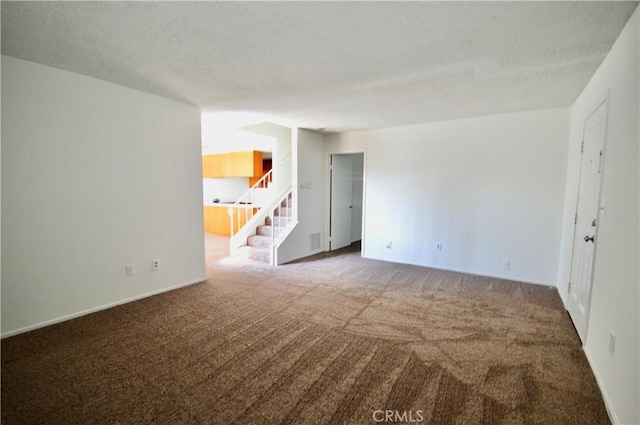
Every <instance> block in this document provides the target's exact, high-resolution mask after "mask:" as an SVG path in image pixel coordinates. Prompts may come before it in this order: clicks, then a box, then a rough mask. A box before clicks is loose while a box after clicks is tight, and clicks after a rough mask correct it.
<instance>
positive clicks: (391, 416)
mask: <svg viewBox="0 0 640 425" xmlns="http://www.w3.org/2000/svg"><path fill="white" fill-rule="evenodd" d="M373 420H374V421H376V422H387V423H394V422H405V423H406V422H422V421H423V420H424V417H423V416H422V410H416V411H415V412H414V411H413V410H402V411H400V410H374V411H373Z"/></svg>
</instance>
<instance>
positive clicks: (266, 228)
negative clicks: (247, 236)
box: [256, 224, 282, 237]
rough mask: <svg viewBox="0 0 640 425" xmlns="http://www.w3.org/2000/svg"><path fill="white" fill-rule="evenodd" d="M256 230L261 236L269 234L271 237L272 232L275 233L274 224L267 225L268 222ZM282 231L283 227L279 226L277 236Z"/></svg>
mask: <svg viewBox="0 0 640 425" xmlns="http://www.w3.org/2000/svg"><path fill="white" fill-rule="evenodd" d="M256 231H257V232H258V235H260V236H269V237H271V234H272V233H273V226H270V225H266V224H265V225H263V226H258V227H257V229H256ZM281 231H282V229H280V228H279V227H278V228H276V236H278V235H279V234H280V232H281Z"/></svg>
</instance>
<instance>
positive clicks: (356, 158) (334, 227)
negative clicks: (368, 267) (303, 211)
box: [328, 152, 364, 254]
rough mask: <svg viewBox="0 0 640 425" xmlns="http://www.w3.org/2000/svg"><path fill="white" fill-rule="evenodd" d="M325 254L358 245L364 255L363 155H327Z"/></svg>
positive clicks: (361, 153)
mask: <svg viewBox="0 0 640 425" xmlns="http://www.w3.org/2000/svg"><path fill="white" fill-rule="evenodd" d="M329 161H330V168H329V170H330V171H329V238H328V241H329V251H335V250H337V249H341V248H346V247H349V246H351V245H352V244H353V245H355V244H359V245H360V246H361V248H360V252H361V254H363V253H364V244H363V243H362V242H363V228H364V219H363V218H364V153H363V152H359V153H345V154H331V155H330V158H329Z"/></svg>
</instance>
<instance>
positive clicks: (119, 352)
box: [2, 236, 610, 425]
mask: <svg viewBox="0 0 640 425" xmlns="http://www.w3.org/2000/svg"><path fill="white" fill-rule="evenodd" d="M225 242H226V240H225V239H222V238H216V237H212V236H208V237H207V247H208V253H207V260H208V266H207V272H208V277H209V279H208V280H207V281H206V282H204V283H201V284H197V285H193V286H190V287H187V288H183V289H180V290H176V291H172V292H169V293H166V294H162V295H158V296H155V297H151V298H147V299H144V300H141V301H138V302H134V303H130V304H127V305H123V306H119V307H116V308H112V309H109V310H106V311H102V312H99V313H95V314H91V315H88V316H84V317H81V318H78V319H75V320H71V321H68V322H65V323H61V324H57V325H53V326H49V327H47V328H44V329H40V330H36V331H33V332H29V333H26V334H22V335H18V336H15V337H11V338H6V339H5V340H3V341H2V423H3V425H9V424H115V423H119V424H192V423H193V424H196V423H198V424H375V423H381V422H376V419H378V420H379V419H381V418H382V419H384V414H385V412H384V411H391V414H392V415H393V416H392V417H389V419H391V421H387V422H386V423H425V424H580V425H585V424H606V423H610V422H609V419H608V417H607V413H606V411H605V408H604V404H603V401H602V397H601V394H600V391H599V389H598V387H597V385H596V382H595V379H594V377H593V374H592V372H591V370H590V368H589V366H588V364H587V361H586V359H585V356H584V354H583V352H582V350H581V347H580V343H579V340H578V338H577V336H576V334H575V331H574V329H573V327H572V324H571V322H570V320H569V318H568V316H567V314H566V312H565V310H564V309H563V307H562V303H561V301H560V298H559V296H558V293H557V291H556V290H555V289H553V288H547V287H543V286H536V285H528V284H521V283H517V282H510V281H505V280H498V279H492V278H485V277H477V276H471V275H466V274H462V273H453V272H446V271H439V270H433V269H427V268H421V267H415V266H408V265H399V264H390V263H385V262H380V261H372V260H365V259H362V258H360V255H359V252H357V251H356V250H349V249H347V250H344V251H341V252H339V253H338V255H336V254H322V255H319V256H316V257H313V258H311V259H309V260H306V261H299V262H296V263H294V264H289V265H286V266H283V267H279V268H271V267H268V266H263V265H256V264H246V263H242V262H240V261H238V260H232V259H229V258H223V257H224V255H221V254H220V249H222V250H225V249H226V245H224V244H225ZM377 411H383V412H377ZM376 412H377V413H376ZM396 412H397V413H396ZM396 415H398V416H396ZM420 419H422V420H421V421H420ZM382 423H384V422H382Z"/></svg>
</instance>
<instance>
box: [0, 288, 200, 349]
mask: <svg viewBox="0 0 640 425" xmlns="http://www.w3.org/2000/svg"><path fill="white" fill-rule="evenodd" d="M205 280H207V278H206V277H203V278H200V279H195V280H190V281H188V282H183V283H179V284H178V285H174V286H169V287H167V288H162V289H158V290H156V291H151V292H146V293H144V294H140V295H136V296H135V297H131V298H126V299H123V300H118V301H114V302H112V303H109V304H105V305H101V306H98V307H93V308H90V309H87V310H83V311H79V312H77V313H72V314H68V315H66V316H62V317H57V318H55V319H51V320H46V321H44V322H41V323H36V324H35V325H29V326H25V327H23V328H19V329H14V330H11V331H7V332H3V333H2V335H0V338H1V339H4V338H7V337H10V336H14V335H18V334H21V333H25V332H29V331H33V330H35V329H39V328H44V327H45V326H49V325H54V324H56V323H60V322H65V321H67V320H71V319H75V318H76V317H80V316H85V315H87V314H91V313H95V312H98V311H101V310H106V309H108V308H111V307H115V306H118V305H122V304H127V303H130V302H133V301H137V300H141V299H143V298H148V297H152V296H154V295H158V294H162V293H163V292H169V291H173V290H174V289H179V288H183V287H185V286H189V285H194V284H196V283H200V282H204V281H205Z"/></svg>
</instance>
